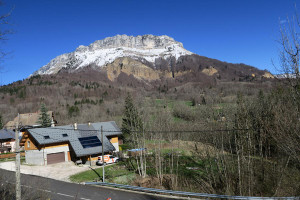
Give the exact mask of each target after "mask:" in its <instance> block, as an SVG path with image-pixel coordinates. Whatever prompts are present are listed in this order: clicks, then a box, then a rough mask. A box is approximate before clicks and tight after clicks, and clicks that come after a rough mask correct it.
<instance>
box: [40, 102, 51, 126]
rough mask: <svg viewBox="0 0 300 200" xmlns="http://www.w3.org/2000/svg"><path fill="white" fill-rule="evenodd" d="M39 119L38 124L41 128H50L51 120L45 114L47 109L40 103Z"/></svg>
mask: <svg viewBox="0 0 300 200" xmlns="http://www.w3.org/2000/svg"><path fill="white" fill-rule="evenodd" d="M40 112H41V113H40V117H39V120H38V123H39V124H41V125H42V126H43V127H50V126H51V118H50V116H49V115H48V114H47V112H48V109H47V108H46V105H45V104H43V103H42V105H41V109H40Z"/></svg>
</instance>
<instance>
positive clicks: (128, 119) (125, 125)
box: [121, 94, 143, 140]
mask: <svg viewBox="0 0 300 200" xmlns="http://www.w3.org/2000/svg"><path fill="white" fill-rule="evenodd" d="M122 120H123V121H122V128H121V129H122V132H123V135H124V139H126V140H131V134H132V132H133V131H141V130H142V127H143V122H142V119H141V117H140V116H139V113H138V110H137V108H136V107H135V106H134V103H133V99H132V97H131V95H130V94H128V96H127V97H126V99H125V110H124V114H123V119H122Z"/></svg>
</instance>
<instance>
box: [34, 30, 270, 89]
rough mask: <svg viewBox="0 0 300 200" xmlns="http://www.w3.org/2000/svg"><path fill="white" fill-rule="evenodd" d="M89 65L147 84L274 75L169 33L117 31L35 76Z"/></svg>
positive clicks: (110, 76) (119, 79) (113, 77)
mask: <svg viewBox="0 0 300 200" xmlns="http://www.w3.org/2000/svg"><path fill="white" fill-rule="evenodd" d="M89 69H93V70H97V71H100V72H103V73H104V74H105V76H106V77H107V79H109V80H110V81H116V82H121V83H122V84H123V83H124V80H126V79H131V80H132V78H135V79H136V80H137V81H141V82H147V84H148V83H149V82H155V81H156V82H157V81H162V80H166V79H170V80H175V82H176V81H177V82H178V81H179V82H181V83H186V82H209V81H212V80H214V79H218V80H223V81H234V80H239V81H243V80H246V81H251V80H254V79H255V80H257V79H259V80H260V79H262V78H274V77H273V75H272V74H270V73H269V72H267V71H262V70H259V69H257V68H255V67H252V66H248V65H245V64H232V63H226V62H222V61H219V60H215V59H211V58H207V57H203V56H200V55H197V54H193V53H192V52H190V51H188V50H186V49H184V47H183V45H182V43H180V42H177V41H175V40H174V39H173V38H171V37H169V36H166V35H162V36H154V35H142V36H140V35H139V36H136V37H134V36H127V35H116V36H114V37H108V38H105V39H103V40H98V41H95V42H93V43H92V44H90V45H89V46H82V45H81V46H79V47H78V48H77V49H76V50H75V51H74V52H71V53H66V54H63V55H60V56H57V57H56V58H54V59H53V60H51V61H50V62H49V63H48V64H47V65H45V66H43V67H41V68H40V69H39V70H37V71H36V72H34V73H33V76H34V75H54V74H57V73H61V72H67V73H74V72H79V71H82V70H89ZM92 73H93V72H92ZM125 82H126V81H125ZM127 82H128V81H127Z"/></svg>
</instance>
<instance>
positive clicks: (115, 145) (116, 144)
mask: <svg viewBox="0 0 300 200" xmlns="http://www.w3.org/2000/svg"><path fill="white" fill-rule="evenodd" d="M111 144H112V145H113V146H114V147H115V149H116V150H115V152H119V151H120V150H119V142H116V143H111Z"/></svg>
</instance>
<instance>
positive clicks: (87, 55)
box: [33, 35, 192, 75]
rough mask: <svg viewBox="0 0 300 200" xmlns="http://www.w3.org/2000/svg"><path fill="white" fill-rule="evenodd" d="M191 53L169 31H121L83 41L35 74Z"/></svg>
mask: <svg viewBox="0 0 300 200" xmlns="http://www.w3.org/2000/svg"><path fill="white" fill-rule="evenodd" d="M191 54H192V52H190V51H187V50H186V49H184V48H183V45H182V43H180V42H177V41H175V40H174V39H173V38H171V37H168V36H166V35H162V36H153V35H143V36H140V35H139V36H136V37H134V36H127V35H117V36H114V37H108V38H105V39H103V40H98V41H95V42H93V43H92V44H90V45H89V46H83V45H81V46H79V47H78V48H77V49H76V50H75V51H74V52H71V53H66V54H63V55H60V56H57V57H56V58H54V59H53V60H51V61H50V63H48V64H47V65H45V66H43V67H42V68H40V69H39V70H37V71H36V72H34V74H33V75H37V74H40V75H44V74H56V73H58V72H59V71H60V70H61V69H63V68H69V69H74V70H77V69H80V68H83V67H86V66H89V65H91V64H93V65H95V66H98V67H102V66H104V65H107V64H109V63H112V62H113V61H114V60H116V59H117V58H120V57H130V58H132V59H136V60H139V59H142V60H144V61H147V62H150V63H152V64H154V63H155V60H156V59H158V58H163V59H168V58H170V57H175V58H176V59H178V58H179V57H180V56H184V55H191Z"/></svg>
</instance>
